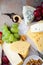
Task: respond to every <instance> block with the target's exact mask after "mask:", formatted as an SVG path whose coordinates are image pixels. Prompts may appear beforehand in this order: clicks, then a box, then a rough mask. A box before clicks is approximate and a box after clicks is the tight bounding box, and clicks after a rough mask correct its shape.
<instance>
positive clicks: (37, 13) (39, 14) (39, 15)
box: [34, 2, 43, 21]
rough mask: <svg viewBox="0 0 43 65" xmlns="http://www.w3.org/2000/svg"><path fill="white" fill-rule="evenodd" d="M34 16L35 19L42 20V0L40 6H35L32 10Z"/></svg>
mask: <svg viewBox="0 0 43 65" xmlns="http://www.w3.org/2000/svg"><path fill="white" fill-rule="evenodd" d="M34 17H35V20H36V21H39V20H43V2H42V3H41V5H40V6H37V7H36V10H35V11H34Z"/></svg>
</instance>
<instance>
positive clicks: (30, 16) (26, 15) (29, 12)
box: [23, 6, 35, 24]
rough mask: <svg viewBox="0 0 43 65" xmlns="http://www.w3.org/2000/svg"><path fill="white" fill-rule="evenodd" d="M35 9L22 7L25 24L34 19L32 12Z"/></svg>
mask: <svg viewBox="0 0 43 65" xmlns="http://www.w3.org/2000/svg"><path fill="white" fill-rule="evenodd" d="M34 10H35V8H34V7H31V6H23V16H24V21H25V23H26V24H27V23H29V22H31V21H32V20H33V19H34V14H33V12H34Z"/></svg>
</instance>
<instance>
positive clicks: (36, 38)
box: [27, 22, 43, 52]
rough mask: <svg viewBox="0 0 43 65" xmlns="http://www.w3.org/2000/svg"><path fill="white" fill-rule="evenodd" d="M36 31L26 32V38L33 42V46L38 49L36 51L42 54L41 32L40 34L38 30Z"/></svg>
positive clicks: (42, 41) (42, 39)
mask: <svg viewBox="0 0 43 65" xmlns="http://www.w3.org/2000/svg"><path fill="white" fill-rule="evenodd" d="M38 23H39V22H38ZM36 27H37V26H36ZM37 31H38V32H32V31H31V29H30V30H29V31H28V32H27V36H28V37H30V39H31V40H33V41H34V44H35V45H36V47H37V48H38V51H40V52H43V32H41V31H40V30H37Z"/></svg>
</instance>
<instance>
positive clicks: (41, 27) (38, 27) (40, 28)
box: [30, 22, 43, 32]
mask: <svg viewBox="0 0 43 65" xmlns="http://www.w3.org/2000/svg"><path fill="white" fill-rule="evenodd" d="M30 30H31V32H43V23H41V22H40V23H36V24H34V25H32V26H31V27H30Z"/></svg>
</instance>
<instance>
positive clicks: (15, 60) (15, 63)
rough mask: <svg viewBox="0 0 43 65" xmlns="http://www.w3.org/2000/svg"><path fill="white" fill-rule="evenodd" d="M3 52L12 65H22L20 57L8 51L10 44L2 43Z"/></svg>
mask: <svg viewBox="0 0 43 65" xmlns="http://www.w3.org/2000/svg"><path fill="white" fill-rule="evenodd" d="M3 50H4V52H5V54H6V56H7V57H8V59H9V61H10V62H11V64H12V65H22V63H23V60H22V59H21V57H20V56H19V55H18V53H17V52H15V51H14V52H13V51H12V50H11V49H10V44H7V43H4V44H3Z"/></svg>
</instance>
